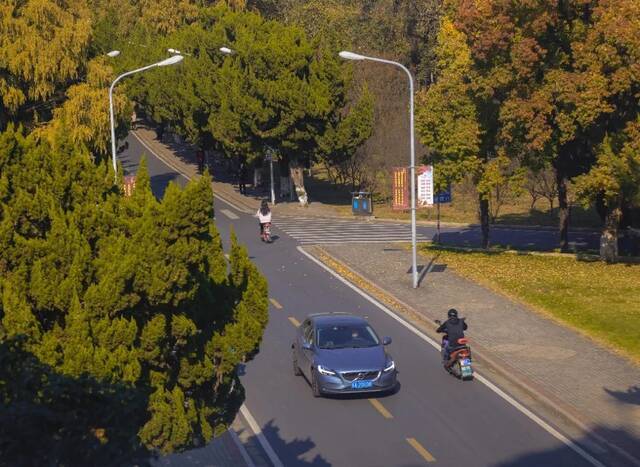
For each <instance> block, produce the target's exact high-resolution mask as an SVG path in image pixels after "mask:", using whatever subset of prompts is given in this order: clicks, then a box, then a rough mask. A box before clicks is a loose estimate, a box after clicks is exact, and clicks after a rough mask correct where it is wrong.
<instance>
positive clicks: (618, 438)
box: [495, 426, 640, 467]
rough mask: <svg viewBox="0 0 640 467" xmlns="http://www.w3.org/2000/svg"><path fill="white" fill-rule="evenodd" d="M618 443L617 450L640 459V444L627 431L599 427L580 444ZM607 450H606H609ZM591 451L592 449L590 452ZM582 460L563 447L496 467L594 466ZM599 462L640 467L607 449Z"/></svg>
mask: <svg viewBox="0 0 640 467" xmlns="http://www.w3.org/2000/svg"><path fill="white" fill-rule="evenodd" d="M599 438H600V439H602V438H604V439H607V440H615V443H616V445H617V446H620V447H621V448H623V449H625V450H626V452H627V453H629V454H631V455H632V456H634V457H636V456H638V454H640V453H638V450H639V447H640V440H639V439H637V438H636V437H635V436H633V435H632V434H631V433H629V432H627V431H626V430H621V429H611V428H607V427H604V426H597V427H595V428H594V429H593V430H591V431H590V432H589V434H588V435H587V436H586V437H584V438H583V439H580V440H577V443H576V444H578V445H579V446H580V447H583V448H584V447H587V446H592V445H593V443H594V442H595V443H597V444H599V442H598V439H599ZM605 449H606V447H605ZM587 450H588V449H587ZM580 459H582V458H581V457H578V455H577V454H576V453H575V452H574V451H573V450H572V449H571V448H570V447H569V446H566V445H564V444H559V445H558V447H557V448H555V449H549V450H544V451H539V452H532V453H529V454H525V455H522V456H519V457H515V458H513V459H509V460H507V461H504V462H500V463H498V464H496V465H495V467H538V466H549V467H551V466H572V467H573V466H576V467H578V466H583V465H584V466H591V465H594V464H592V463H590V462H587V461H586V460H583V461H582V462H581V463H579V460H580ZM597 460H599V461H601V462H602V463H603V464H604V465H611V466H614V465H615V466H620V467H622V466H632V465H638V461H637V460H635V461H633V460H632V459H630V458H629V457H627V456H625V455H624V454H621V453H620V452H617V451H616V450H615V449H607V452H605V453H603V454H600V455H598V456H597Z"/></svg>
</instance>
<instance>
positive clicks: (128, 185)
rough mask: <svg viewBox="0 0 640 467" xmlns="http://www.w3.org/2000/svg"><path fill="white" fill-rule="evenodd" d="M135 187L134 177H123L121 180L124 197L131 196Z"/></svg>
mask: <svg viewBox="0 0 640 467" xmlns="http://www.w3.org/2000/svg"><path fill="white" fill-rule="evenodd" d="M135 187H136V176H135V175H127V176H125V177H124V180H123V188H124V195H125V196H131V194H132V193H133V190H134V189H135Z"/></svg>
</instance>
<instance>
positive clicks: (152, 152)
mask: <svg viewBox="0 0 640 467" xmlns="http://www.w3.org/2000/svg"><path fill="white" fill-rule="evenodd" d="M130 134H131V135H133V136H134V137H135V138H136V139H137V140H138V142H139V143H140V144H142V145H143V146H144V147H145V148H146V149H147V151H149V152H150V153H151V154H152V155H154V156H155V157H157V158H158V159H160V160H161V161H162V162H164V163H165V164H166V165H168V166H169V167H170V168H172V169H173V170H175V171H176V172H178V173H179V174H180V175H182V176H183V177H184V178H186V179H187V180H189V181H191V177H189V176H188V175H187V174H185V173H184V171H183V170H182V169H181V168H180V167H177V166H176V165H175V164H174V163H173V161H171V160H169V159H167V158H165V157H164V156H161V155H160V154H158V153H157V152H155V151H154V150H153V149H151V147H150V146H149V145H148V144H147V143H145V142H144V141H143V140H142V138H140V137H139V136H138V135H136V134H135V133H134V132H133V131H132V132H130ZM213 196H215V198H216V199H218V200H220V201H222V202H223V203H225V204H228V205H229V206H231V207H232V208H233V209H236V210H237V211H240V212H245V210H243V209H241V208H239V207H238V206H236V205H235V204H233V203H232V202H230V201H227V200H226V199H224V198H222V197H221V196H220V195H216V193H215V192H214V193H213Z"/></svg>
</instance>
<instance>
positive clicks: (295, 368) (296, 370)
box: [292, 350, 302, 376]
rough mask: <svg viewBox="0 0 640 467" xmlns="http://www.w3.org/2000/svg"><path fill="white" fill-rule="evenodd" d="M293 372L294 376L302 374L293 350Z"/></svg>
mask: <svg viewBox="0 0 640 467" xmlns="http://www.w3.org/2000/svg"><path fill="white" fill-rule="evenodd" d="M293 352H294V354H293V359H292V360H293V374H294V375H296V376H301V375H302V371H301V370H300V367H299V366H298V359H297V358H296V355H295V350H294V351H293Z"/></svg>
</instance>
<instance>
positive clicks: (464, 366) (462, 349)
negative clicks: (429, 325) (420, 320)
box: [436, 320, 473, 380]
mask: <svg viewBox="0 0 640 467" xmlns="http://www.w3.org/2000/svg"><path fill="white" fill-rule="evenodd" d="M436 324H438V325H440V324H441V322H440V321H439V320H436ZM448 344H449V340H448V336H447V335H444V336H442V342H441V344H440V354H441V355H442V365H443V367H444V369H445V370H447V372H449V373H451V374H452V375H454V376H455V377H456V378H460V379H461V380H465V379H472V378H473V367H472V366H471V347H469V339H467V338H466V337H463V338H461V339H458V342H456V343H455V345H452V346H451V347H449V358H446V350H445V349H446V348H447V346H448Z"/></svg>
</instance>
